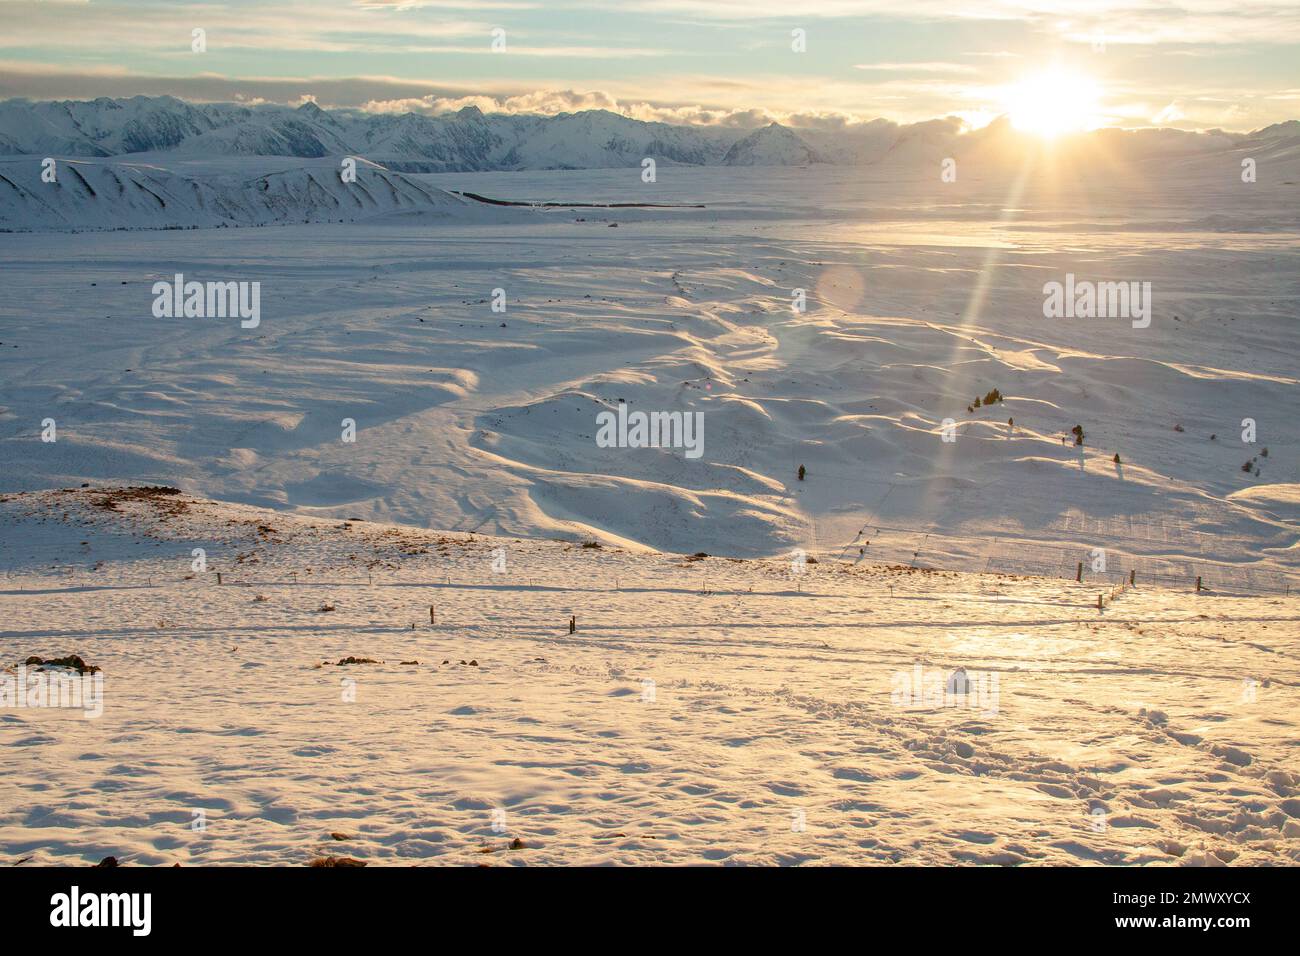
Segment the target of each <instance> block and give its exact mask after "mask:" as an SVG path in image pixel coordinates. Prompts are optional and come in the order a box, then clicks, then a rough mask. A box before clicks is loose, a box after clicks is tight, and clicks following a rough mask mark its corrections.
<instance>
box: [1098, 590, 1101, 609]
mask: <svg viewBox="0 0 1300 956" xmlns="http://www.w3.org/2000/svg"><path fill="white" fill-rule="evenodd" d="M1097 610H1098V611H1100V610H1101V595H1100V594H1098V595H1097Z"/></svg>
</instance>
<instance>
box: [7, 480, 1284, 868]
mask: <svg viewBox="0 0 1300 956" xmlns="http://www.w3.org/2000/svg"><path fill="white" fill-rule="evenodd" d="M104 499H105V494H104V492H102V491H101V490H99V489H86V490H80V489H74V490H70V491H67V492H47V493H37V494H26V495H11V496H7V497H6V500H4V501H3V502H0V532H2V535H0V540H3V541H4V542H5V545H6V546H5V552H4V557H5V563H6V565H7V566H8V567H9V568H10V569H11V573H10V574H9V575H8V576H7V577H6V578H4V579H3V580H0V589H2V590H0V595H3V604H4V613H5V623H4V628H3V630H2V631H0V654H2V655H3V660H4V661H5V662H6V663H8V664H13V663H16V662H19V661H21V660H23V659H25V658H26V657H27V656H28V655H30V654H37V655H43V656H53V655H54V654H56V653H57V654H60V655H61V654H64V653H78V654H80V655H82V656H83V657H84V658H85V659H86V661H87V662H88V663H90V664H94V665H98V666H100V667H102V668H103V669H104V675H105V676H104V712H103V714H102V716H100V717H98V718H95V719H85V718H83V717H82V716H81V714H80V713H79V712H77V711H71V710H53V709H44V710H38V709H6V710H5V711H3V713H2V715H0V721H3V723H4V726H5V728H6V730H5V733H4V745H3V746H0V770H2V771H3V772H2V773H0V808H3V809H2V810H0V858H3V859H6V860H10V861H13V860H17V859H21V858H24V857H31V858H32V861H31V862H32V863H33V864H37V865H39V864H51V863H84V862H94V861H97V860H98V859H100V858H102V857H103V856H107V855H114V856H117V857H118V859H119V860H122V861H124V862H127V863H133V864H158V865H161V864H171V863H174V862H181V863H184V864H192V863H251V864H299V863H304V862H307V861H308V860H309V859H310V858H312V857H314V856H318V855H321V854H327V853H334V854H340V853H342V854H345V855H348V856H352V857H355V858H359V859H363V860H367V861H370V862H373V863H450V864H475V863H479V862H489V863H492V864H498V865H501V864H513V865H522V864H533V865H536V864H599V863H620V864H635V863H641V864H644V863H672V864H688V863H732V864H736V863H759V864H777V863H779V864H795V863H857V864H862V863H891V862H898V863H904V864H951V863H996V864H1016V863H1040V864H1041V863H1056V864H1076V863H1105V864H1115V865H1119V864H1147V863H1150V864H1170V865H1199V864H1206V863H1209V864H1218V863H1233V864H1235V865H1256V864H1267V863H1272V864H1278V863H1282V864H1294V863H1296V862H1300V860H1298V858H1297V854H1298V853H1300V843H1298V842H1297V839H1296V837H1297V834H1298V833H1300V822H1297V819H1296V817H1297V814H1298V813H1300V802H1298V801H1297V800H1296V799H1295V796H1296V793H1297V787H1300V776H1298V775H1297V774H1296V773H1295V768H1294V762H1293V760H1292V755H1293V753H1294V746H1295V739H1296V733H1297V726H1296V718H1295V715H1296V714H1297V712H1300V711H1298V709H1297V703H1298V702H1297V700H1296V689H1295V688H1296V685H1297V680H1300V672H1298V671H1297V664H1296V661H1297V651H1300V645H1298V641H1297V628H1296V622H1297V620H1300V600H1297V599H1296V598H1270V599H1260V598H1253V599H1244V598H1230V597H1211V596H1205V595H1201V596H1197V595H1194V594H1190V593H1187V592H1175V591H1170V590H1165V589H1142V588H1138V589H1135V590H1129V591H1127V592H1125V593H1124V594H1123V595H1122V596H1121V597H1120V598H1118V599H1117V600H1116V601H1115V602H1114V603H1112V604H1110V605H1109V606H1108V607H1107V608H1106V610H1105V611H1104V612H1100V613H1099V612H1098V611H1097V610H1096V608H1095V605H1094V604H1093V603H1092V601H1093V597H1094V594H1093V589H1092V588H1091V587H1089V586H1088V585H1076V584H1074V583H1073V582H1062V581H1052V580H1043V579H1028V578H1010V577H998V576H992V575H964V574H950V573H937V572H936V573H924V572H916V571H911V570H910V569H906V568H903V569H894V570H891V569H886V568H881V567H869V568H868V567H858V568H854V567H852V566H851V565H849V564H847V563H840V562H824V563H818V564H810V565H808V566H807V568H806V571H805V572H804V573H803V574H799V575H795V574H793V573H792V570H791V568H790V565H789V563H788V562H785V561H742V562H737V561H729V560H726V559H718V558H706V559H699V560H687V559H682V558H677V557H673V556H671V555H644V554H634V553H630V552H627V551H624V550H621V549H614V548H601V549H593V548H583V547H581V546H578V545H575V544H571V543H563V542H548V541H542V540H535V539H534V540H514V539H507V538H491V537H484V536H480V535H468V534H463V533H462V534H441V533H436V532H426V531H421V530H419V529H412V528H409V527H392V526H386V525H377V524H371V523H368V522H351V523H346V524H345V523H343V522H338V521H324V520H318V519H314V518H303V517H298V516H294V515H285V514H278V513H268V512H262V511H258V510H256V509H251V508H247V507H241V506H232V505H223V504H216V503H209V502H203V501H197V500H193V499H190V498H188V497H176V496H169V497H160V498H153V499H149V498H145V499H135V500H132V499H121V498H119V499H118V501H117V503H116V504H115V506H114V507H115V510H108V509H107V508H105V507H104V505H103V503H102V502H103V501H104ZM259 527H260V528H261V529H262V530H259ZM83 542H84V543H83ZM192 547H204V548H206V549H207V552H208V560H209V564H208V570H207V572H206V573H203V574H192V573H191V571H190V562H191V560H192V558H191V549H192ZM498 549H504V555H505V566H504V572H503V573H499V574H498V573H494V571H493V565H494V561H495V560H496V555H497V554H499V553H500V551H499V550H498ZM56 555H60V556H62V557H61V559H60V560H61V563H64V564H65V565H66V570H64V571H61V572H52V571H50V570H48V568H46V567H45V564H46V563H47V562H48V561H50V560H51V559H53V558H54V557H55V556H56ZM101 561H102V562H103V564H102V565H100V566H99V567H98V569H97V570H91V568H92V567H94V566H95V565H96V564H97V563H98V562H101ZM14 568H17V570H13V569H14ZM218 571H220V572H222V573H223V583H222V584H221V585H220V586H218V585H217V584H216V579H215V576H216V572H218ZM295 578H296V580H295ZM258 596H263V597H264V598H265V600H258V599H257V598H258ZM324 604H328V605H331V606H333V608H334V610H333V611H328V612H322V611H320V610H319V608H320V607H321V606H322V605H324ZM430 605H433V606H434V607H435V609H436V617H437V621H436V623H435V624H432V625H431V624H430V623H429V618H428V608H429V606H430ZM571 614H572V615H575V616H576V618H577V630H576V632H575V633H574V634H572V635H570V634H569V633H568V627H567V622H568V618H569V616H570V615H571ZM412 625H414V628H412ZM350 656H355V657H360V658H370V659H373V660H376V661H378V662H379V663H375V664H360V665H343V666H338V665H337V664H336V663H328V664H327V663H324V662H326V661H328V662H337V661H339V660H341V659H343V658H345V657H350ZM409 661H418V662H419V663H418V664H410V663H402V662H409ZM444 661H445V662H446V663H444ZM461 661H464V662H465V663H464V664H462V663H460V662H461ZM470 661H475V662H476V666H470V664H469V662H470ZM958 667H962V668H964V669H965V671H966V674H967V679H968V680H969V681H970V682H971V683H972V684H977V683H978V682H979V681H980V680H983V681H984V682H985V686H988V684H989V676H990V675H994V676H995V677H996V681H995V682H994V683H993V685H992V686H993V687H994V688H995V691H996V693H995V695H994V696H992V697H986V698H983V699H981V700H979V701H978V702H975V703H978V705H979V706H968V705H967V703H966V702H965V701H963V700H962V698H961V697H957V698H955V701H954V699H953V698H951V696H950V697H949V698H948V700H947V702H945V701H944V699H943V698H940V699H939V700H938V701H936V700H934V699H931V700H929V701H927V700H925V699H924V698H922V697H920V696H918V697H917V698H915V699H903V698H900V696H899V694H898V689H899V686H900V681H903V682H906V681H907V680H909V679H910V678H911V675H912V674H914V673H916V672H917V668H921V669H922V672H923V673H925V674H926V675H927V679H928V675H930V674H938V675H939V677H940V680H941V681H943V680H947V679H948V676H949V675H951V674H953V673H954V672H955V671H956V668H958ZM348 681H352V682H354V683H353V684H352V685H351V687H352V689H353V690H354V694H352V695H351V696H352V698H353V699H351V700H348V699H347V697H348V696H349V695H348V694H347V691H348V684H347V682H348ZM648 682H652V683H648ZM196 811H203V814H204V828H203V829H202V830H200V831H196V830H195V829H193V821H194V820H195V819H196V816H195V813H196ZM502 814H503V815H502ZM800 826H802V829H800ZM494 827H495V828H496V829H494ZM331 833H341V834H343V835H345V836H346V837H347V839H346V840H344V841H335V840H334V839H332V838H331V836H330V834H331ZM516 838H517V839H520V840H522V841H523V843H524V845H525V846H524V848H523V849H518V850H510V849H508V846H509V844H510V842H511V841H512V840H514V839H516ZM487 851H491V852H487Z"/></svg>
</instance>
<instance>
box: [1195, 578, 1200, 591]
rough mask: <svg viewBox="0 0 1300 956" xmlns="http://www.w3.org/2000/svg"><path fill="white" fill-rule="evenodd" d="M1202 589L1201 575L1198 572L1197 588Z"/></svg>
mask: <svg viewBox="0 0 1300 956" xmlns="http://www.w3.org/2000/svg"><path fill="white" fill-rule="evenodd" d="M1200 589H1201V576H1200V575H1199V574H1198V575H1197V576H1196V590H1198V591H1199V590H1200Z"/></svg>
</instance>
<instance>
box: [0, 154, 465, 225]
mask: <svg viewBox="0 0 1300 956" xmlns="http://www.w3.org/2000/svg"><path fill="white" fill-rule="evenodd" d="M290 162H297V161H296V160H290ZM54 169H55V177H56V178H55V181H54V182H45V181H43V179H42V166H41V165H40V164H37V163H35V162H32V161H31V160H0V229H7V230H14V231H29V230H30V231H43V230H58V229H162V228H170V229H176V228H193V227H202V226H209V227H210V226H252V225H267V224H270V223H286V222H300V223H302V222H344V221H346V222H355V221H360V220H366V219H373V218H375V217H379V216H385V215H392V214H400V213H425V214H435V215H440V216H449V215H455V214H457V213H461V212H463V211H465V210H466V209H467V204H466V201H465V200H463V199H460V198H459V197H457V196H454V195H452V194H451V193H448V192H446V191H445V190H442V189H438V188H436V187H432V186H429V185H427V184H424V183H419V182H416V181H414V180H412V179H410V178H409V177H407V176H404V175H402V174H400V173H394V172H392V171H390V170H387V169H384V168H383V167H380V166H377V165H375V164H374V163H368V162H366V161H364V160H360V161H357V164H356V170H357V179H356V182H354V183H345V182H343V181H342V180H341V178H340V176H339V172H340V166H339V163H338V162H337V161H336V162H334V163H333V164H330V163H328V162H326V163H323V164H314V165H302V166H299V167H297V168H290V169H284V170H280V171H276V172H268V173H265V174H263V175H257V176H251V177H250V176H246V175H229V174H228V175H207V176H201V175H185V174H182V173H178V172H174V171H172V170H170V169H166V168H163V167H161V166H158V165H153V164H138V163H122V162H111V161H105V160H97V161H91V160H68V159H60V160H56V165H55V167H54Z"/></svg>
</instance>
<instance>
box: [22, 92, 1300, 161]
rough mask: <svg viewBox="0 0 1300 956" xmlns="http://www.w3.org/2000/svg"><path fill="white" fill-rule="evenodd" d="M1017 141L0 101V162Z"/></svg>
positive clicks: (1196, 148)
mask: <svg viewBox="0 0 1300 956" xmlns="http://www.w3.org/2000/svg"><path fill="white" fill-rule="evenodd" d="M1015 136H1016V134H1015V133H1014V131H1012V130H1010V128H1009V126H1008V124H1007V123H1006V122H1005V121H998V122H995V123H993V124H991V125H990V126H988V127H985V128H984V129H982V130H977V131H973V132H963V130H962V126H961V123H960V122H959V121H958V120H956V119H955V118H947V119H938V120H930V121H926V122H922V123H913V124H905V125H900V124H897V123H893V122H890V121H888V120H875V121H872V122H870V123H859V124H850V125H844V126H840V127H837V128H798V129H795V128H791V127H788V126H782V125H781V124H778V123H773V124H771V125H768V126H765V127H762V128H760V129H757V130H753V129H742V128H736V127H721V126H677V125H672V124H668V123H658V122H644V121H641V120H636V119H631V118H629V117H626V116H622V115H619V114H617V113H612V112H608V111H605V110H587V111H584V112H580V113H560V114H558V115H555V116H539V115H517V114H504V113H483V112H482V111H481V110H479V109H478V108H476V107H466V108H464V109H462V110H460V111H459V112H456V113H448V114H442V115H436V116H433V115H426V114H421V113H404V114H395V113H368V112H364V111H360V110H350V109H349V110H327V109H322V108H321V107H320V106H318V105H316V104H315V103H311V102H309V103H305V104H303V105H301V106H298V107H290V106H278V105H258V106H246V105H242V104H237V103H187V102H184V101H182V100H179V99H176V98H174V97H170V96H159V97H147V96H135V97H130V98H126V99H109V98H106V97H101V98H99V99H95V100H88V101H50V102H33V101H30V100H22V99H12V100H5V101H3V102H0V155H41V156H75V157H87V158H90V157H101V158H102V157H112V156H126V155H133V154H141V153H145V154H156V153H167V154H179V155H183V156H193V157H220V156H296V157H302V158H321V157H326V156H340V155H357V156H364V157H366V158H367V159H370V160H372V161H374V162H377V163H381V164H382V165H384V166H386V167H387V168H388V169H391V170H394V171H397V172H411V173H428V172H463V171H486V170H515V169H595V168H609V167H619V166H634V165H636V164H638V163H640V161H641V160H642V159H643V158H645V157H654V158H656V160H658V161H659V162H661V163H670V164H671V163H684V164H691V165H743V166H791V165H807V164H811V163H833V164H839V165H867V164H874V163H880V162H890V161H907V160H927V161H928V160H931V159H937V158H941V157H944V156H962V155H972V154H981V153H987V152H989V151H990V150H993V149H997V150H1001V149H1002V147H1003V146H1005V144H1006V141H1007V140H1008V139H1014V138H1015ZM1089 138H1090V139H1096V138H1105V139H1106V140H1107V144H1108V146H1109V147H1111V148H1113V149H1114V150H1115V151H1117V152H1119V153H1122V154H1124V155H1126V156H1152V155H1185V154H1189V153H1200V152H1213V151H1222V150H1226V149H1232V148H1237V147H1240V146H1242V145H1250V144H1253V143H1258V144H1261V145H1264V146H1270V145H1277V144H1278V143H1284V144H1285V145H1286V146H1287V147H1288V148H1290V149H1294V150H1297V151H1300V122H1297V121H1294V120H1293V121H1290V122H1287V123H1280V124H1276V125H1274V126H1270V127H1267V128H1265V129H1262V130H1257V131H1255V132H1254V133H1226V132H1223V131H1219V130H1213V131H1209V132H1202V133H1194V132H1186V131H1183V130H1173V129H1159V130H1156V129H1150V130H1138V131H1131V132H1124V131H1119V130H1104V131H1099V132H1097V133H1094V134H1090V137H1089Z"/></svg>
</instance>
